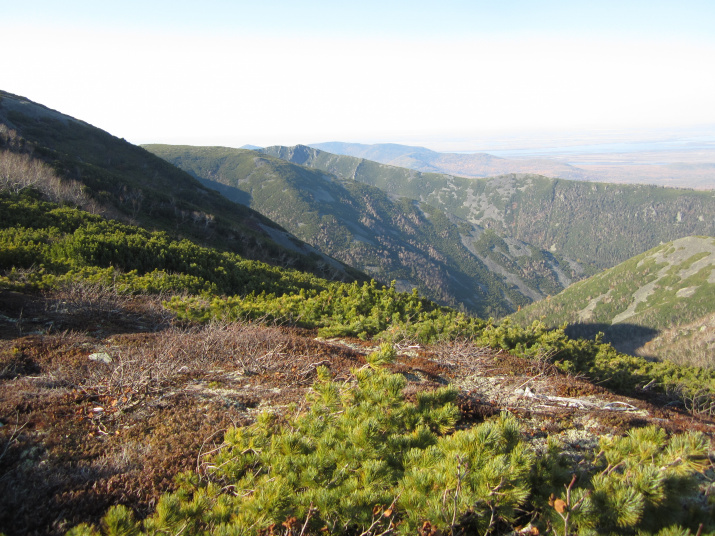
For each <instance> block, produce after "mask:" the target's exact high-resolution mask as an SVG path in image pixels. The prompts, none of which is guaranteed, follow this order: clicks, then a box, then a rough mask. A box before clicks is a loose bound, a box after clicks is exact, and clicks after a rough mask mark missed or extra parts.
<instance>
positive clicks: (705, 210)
mask: <svg viewBox="0 0 715 536" xmlns="http://www.w3.org/2000/svg"><path fill="white" fill-rule="evenodd" d="M262 152H265V153H267V154H272V155H274V156H277V157H279V158H284V159H286V160H289V161H293V160H296V159H297V160H299V161H300V162H301V164H302V165H308V166H310V167H314V168H316V169H320V170H323V171H326V172H328V173H333V174H335V175H337V176H339V177H342V178H348V179H353V180H357V181H360V182H365V183H366V184H370V185H372V186H376V187H378V188H380V189H382V190H384V191H386V192H387V193H389V194H395V195H401V196H406V197H410V198H412V199H417V200H420V201H423V202H426V203H428V204H430V205H432V206H434V207H437V208H440V209H441V210H444V211H445V212H447V213H450V214H453V215H455V216H457V217H459V218H461V219H464V220H466V221H469V222H470V223H473V224H475V225H479V226H481V227H485V228H488V229H492V230H494V231H496V232H498V233H499V234H500V235H502V236H511V237H513V238H516V239H518V240H521V241H523V242H526V243H529V244H533V245H534V246H537V247H539V248H541V249H543V250H548V251H551V252H552V253H554V254H556V255H562V256H563V257H564V258H569V259H580V261H581V262H583V263H585V264H591V265H592V266H593V268H594V270H593V271H592V272H591V273H595V271H596V270H600V269H605V268H610V267H612V266H615V265H616V264H618V263H619V262H623V261H625V260H627V259H628V258H630V257H633V256H634V255H637V254H639V253H642V252H643V251H645V250H647V249H649V248H651V247H654V246H656V245H658V244H659V243H660V242H663V241H670V240H674V239H677V238H682V237H684V236H690V235H715V192H708V191H695V190H687V189H675V188H664V187H662V186H648V185H624V184H611V183H599V182H584V181H569V180H565V179H552V178H548V177H543V176H539V175H532V174H509V175H502V176H497V177H491V178H487V179H480V178H468V177H457V176H453V175H444V174H437V173H421V172H419V171H415V170H410V169H406V168H399V167H395V166H389V165H387V164H381V163H378V162H373V161H370V160H366V159H361V158H356V157H350V156H342V155H335V154H332V153H326V152H325V151H320V150H318V149H314V148H309V147H306V146H295V147H282V146H275V147H268V148H265V149H263V150H262ZM535 222H539V224H538V225H536V224H535Z"/></svg>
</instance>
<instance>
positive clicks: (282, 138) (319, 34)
mask: <svg viewBox="0 0 715 536" xmlns="http://www.w3.org/2000/svg"><path fill="white" fill-rule="evenodd" d="M0 35H2V36H3V43H4V47H3V48H4V53H3V59H2V64H1V66H0V89H2V90H4V91H8V92H10V93H14V94H17V95H22V96H24V97H27V98H29V99H31V100H33V101H35V102H39V103H41V104H44V105H46V106H48V107H50V108H53V109H56V110H58V111H61V112H63V113H66V114H68V115H71V116H73V117H76V118H78V119H82V120H84V121H86V122H88V123H91V124H93V125H95V126H97V127H100V128H102V129H104V130H106V131H108V132H110V133H112V134H114V135H116V136H119V137H123V138H125V139H127V140H128V141H130V142H133V143H177V144H190V145H226V146H232V147H239V146H241V145H244V144H254V145H260V146H267V145H276V144H281V145H293V144H296V143H306V144H307V143H316V142H323V141H338V140H339V141H350V142H362V143H375V142H390V141H392V142H401V143H420V144H422V145H426V146H431V147H432V148H439V149H441V150H448V149H449V144H450V143H452V142H454V143H456V141H457V140H462V141H464V140H470V139H480V140H483V139H485V138H488V137H489V136H491V135H493V134H494V135H495V133H502V134H503V133H516V132H530V131H568V130H589V129H591V130H596V131H598V130H601V131H616V130H618V129H657V128H661V129H662V128H666V127H667V128H670V127H689V126H696V125H715V97H713V96H715V68H714V66H715V2H713V1H712V0H702V1H697V0H671V1H662V0H649V1H640V0H639V1H633V0H619V1H611V0H598V1H594V0H589V1H581V0H570V1H536V0H534V1H526V0H464V1H463V0H441V1H439V2H432V1H420V0H411V1H403V0H381V1H373V0H362V1H360V2H354V1H353V2H344V1H341V0H330V1H328V0H325V1H324V0H304V1H302V2H297V1H277V0H252V1H251V2H246V1H243V0H238V1H228V0H203V1H202V2H196V1H190V2H189V1H182V0H174V1H171V2H169V1H152V0H143V1H134V0H125V1H122V2H118V1H107V2H97V1H96V0H92V1H91V2H90V1H85V0H65V1H63V2H56V1H50V0H36V1H33V2H17V1H16V0H12V1H8V0H0ZM450 140H451V141H450ZM461 148H462V149H464V147H461ZM474 149H479V147H474Z"/></svg>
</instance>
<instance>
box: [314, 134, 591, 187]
mask: <svg viewBox="0 0 715 536" xmlns="http://www.w3.org/2000/svg"><path fill="white" fill-rule="evenodd" d="M310 147H313V148H315V149H319V150H321V151H326V152H329V153H334V154H339V155H345V156H355V157H358V158H365V159H366V160H374V161H375V162H380V163H381V164H388V165H390V166H397V167H404V168H409V169H414V170H415V171H421V172H423V173H444V174H449V175H459V176H460V177H493V176H495V175H505V174H507V173H534V174H538V175H547V176H549V177H559V178H562V179H570V180H594V178H595V175H594V174H590V173H588V172H587V171H584V170H582V169H579V168H577V167H574V166H571V165H569V164H562V163H560V162H554V161H552V160H546V159H539V158H530V159H526V160H509V159H506V158H500V157H497V156H493V155H490V154H487V153H471V154H462V153H441V152H437V151H432V150H430V149H426V148H424V147H414V146H411V145H399V144H395V143H377V144H373V145H364V144H360V143H343V142H327V143H312V144H310Z"/></svg>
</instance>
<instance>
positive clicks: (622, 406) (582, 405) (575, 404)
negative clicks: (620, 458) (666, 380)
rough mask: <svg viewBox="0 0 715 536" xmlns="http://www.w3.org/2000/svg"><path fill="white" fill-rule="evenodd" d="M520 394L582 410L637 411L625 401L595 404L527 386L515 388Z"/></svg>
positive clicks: (554, 404)
mask: <svg viewBox="0 0 715 536" xmlns="http://www.w3.org/2000/svg"><path fill="white" fill-rule="evenodd" d="M516 392H517V393H519V394H520V395H521V396H524V397H527V398H533V399H534V400H540V401H543V402H546V403H550V404H544V405H547V406H548V405H551V406H560V407H566V408H577V409H584V410H592V409H604V410H608V411H638V408H637V407H635V406H633V405H632V404H628V403H626V402H607V403H605V404H597V403H595V402H590V401H588V400H582V399H579V398H568V397H563V396H549V395H537V394H536V393H534V392H533V391H532V390H531V389H530V388H529V387H528V386H527V387H526V388H525V389H524V390H523V391H522V390H521V389H517V390H516Z"/></svg>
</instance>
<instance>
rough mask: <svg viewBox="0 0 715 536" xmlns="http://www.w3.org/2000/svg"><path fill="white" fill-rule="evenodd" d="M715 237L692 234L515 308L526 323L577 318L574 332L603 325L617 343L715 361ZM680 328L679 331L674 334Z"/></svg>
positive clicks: (665, 355) (591, 331)
mask: <svg viewBox="0 0 715 536" xmlns="http://www.w3.org/2000/svg"><path fill="white" fill-rule="evenodd" d="M714 313H715V238H713V237H687V238H681V239H678V240H675V241H673V242H669V243H667V244H663V245H661V246H658V247H656V248H653V249H651V250H649V251H647V252H646V253H643V254H641V255H638V256H637V257H634V258H633V259H630V260H628V261H626V262H624V263H621V264H619V265H618V266H615V267H614V268H611V269H610V270H606V271H605V272H603V273H600V274H598V275H595V276H593V277H591V278H589V279H586V280H584V281H580V282H578V283H575V284H573V285H572V286H570V287H569V288H567V289H566V290H565V291H563V292H562V293H561V294H559V295H558V296H554V297H552V298H550V299H548V300H544V301H541V302H539V303H534V304H532V305H530V306H529V307H526V308H524V309H522V310H521V311H519V312H518V313H515V314H514V315H512V316H511V318H512V320H513V321H514V322H517V323H518V324H520V325H528V324H529V323H531V322H532V321H533V320H535V319H539V320H542V321H544V322H545V323H546V324H547V325H549V326H558V325H561V324H563V323H564V322H568V323H569V324H571V326H570V327H569V330H568V331H569V333H571V334H572V335H573V336H588V337H593V336H594V335H595V334H596V333H597V332H599V331H601V332H603V333H604V334H605V339H606V340H607V341H609V342H611V343H612V344H614V346H616V348H619V349H620V350H623V351H628V352H629V353H636V354H638V355H644V356H648V357H655V358H659V359H670V360H674V361H676V362H683V363H687V362H690V363H694V364H699V365H707V366H710V367H713V366H715V361H714V360H713V357H714V356H715V337H714V334H715V331H714V330H713V327H714V326H713V321H712V320H713V319H712V317H713V314H714ZM675 334H677V335H679V337H675V336H674V335H675Z"/></svg>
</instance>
